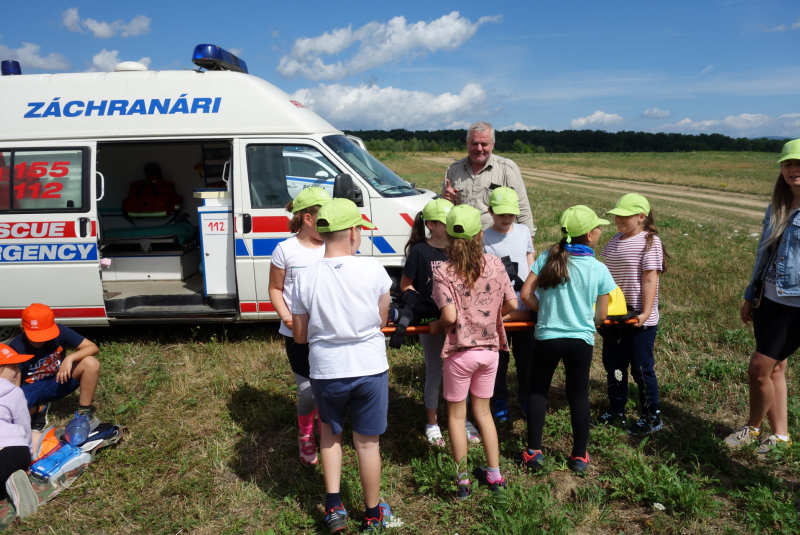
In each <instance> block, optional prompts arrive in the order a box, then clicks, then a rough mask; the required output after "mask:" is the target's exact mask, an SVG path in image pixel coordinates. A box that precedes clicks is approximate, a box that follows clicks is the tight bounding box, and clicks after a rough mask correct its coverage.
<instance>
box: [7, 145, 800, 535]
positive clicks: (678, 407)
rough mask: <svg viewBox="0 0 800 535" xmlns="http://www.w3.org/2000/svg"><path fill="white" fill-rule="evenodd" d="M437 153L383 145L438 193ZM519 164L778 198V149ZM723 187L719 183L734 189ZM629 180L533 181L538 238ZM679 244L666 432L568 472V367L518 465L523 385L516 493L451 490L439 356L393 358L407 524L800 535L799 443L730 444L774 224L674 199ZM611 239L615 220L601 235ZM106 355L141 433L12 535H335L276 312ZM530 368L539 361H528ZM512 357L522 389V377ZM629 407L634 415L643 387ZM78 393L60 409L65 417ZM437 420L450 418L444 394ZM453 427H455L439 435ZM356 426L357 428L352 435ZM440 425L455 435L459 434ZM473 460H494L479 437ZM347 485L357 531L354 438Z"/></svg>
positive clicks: (667, 307)
mask: <svg viewBox="0 0 800 535" xmlns="http://www.w3.org/2000/svg"><path fill="white" fill-rule="evenodd" d="M428 156H441V154H436V155H424V154H403V155H398V154H391V153H390V154H383V155H382V158H383V160H384V162H385V163H386V164H387V165H388V166H389V167H391V168H393V169H394V170H395V171H397V172H398V173H399V174H401V175H402V176H403V177H404V178H406V179H407V180H409V181H413V182H416V183H417V185H418V186H423V187H428V188H431V189H434V190H438V188H440V187H441V182H442V178H443V176H444V170H445V168H446V164H441V163H434V162H431V161H427V160H425V159H424V157H428ZM513 157H514V159H515V160H517V161H518V163H519V164H520V165H521V166H522V167H531V168H540V169H550V170H557V171H563V172H570V173H577V174H584V175H588V176H594V177H610V178H623V179H628V180H641V181H647V182H659V183H662V184H681V185H691V186H698V187H704V188H710V189H719V190H723V191H737V192H743V193H752V194H758V195H760V196H761V197H760V198H763V196H765V195H768V194H769V193H770V191H771V188H772V184H773V183H774V180H775V177H776V176H777V165H776V164H775V163H774V160H775V158H774V155H763V154H756V153H721V154H720V153H693V154H667V155H661V154H645V155H642V154H636V155H626V154H613V155H605V154H559V155H547V154H545V155H538V154H537V155H533V156H530V155H528V156H522V155H520V156H513ZM723 184H724V185H723ZM618 196H619V193H618V192H604V191H598V190H586V189H580V188H578V187H575V186H574V185H558V184H550V183H534V182H530V183H529V197H530V198H531V199H532V208H533V213H534V218H535V220H536V223H537V225H538V227H539V232H538V234H537V237H536V241H537V250H542V249H543V248H545V247H546V246H548V245H550V244H551V243H554V242H555V241H556V240H557V239H558V237H559V236H558V233H557V218H558V215H559V214H560V212H561V211H562V210H564V209H565V208H567V207H568V206H570V205H573V204H586V205H588V206H590V207H591V208H593V209H594V210H595V211H597V212H604V211H606V210H607V209H609V208H611V207H612V206H613V205H614V203H615V201H616V200H617V198H618ZM653 206H654V208H655V209H656V210H657V214H658V220H657V222H658V224H659V227H660V230H661V236H662V239H663V241H664V244H665V245H666V247H667V249H668V251H669V252H670V253H671V255H672V256H671V259H670V265H669V271H668V272H667V273H665V274H664V275H663V276H662V278H661V294H660V302H661V316H662V317H661V323H660V326H659V330H658V338H657V341H656V362H657V365H656V370H657V373H658V376H659V383H660V386H661V398H662V407H661V408H662V412H663V416H664V420H665V429H664V430H663V431H661V432H659V433H656V434H654V435H652V436H650V437H649V438H646V439H641V438H635V437H631V436H628V435H627V434H625V433H624V432H621V431H619V430H617V429H614V428H604V429H593V430H592V433H591V438H590V443H589V452H590V455H591V457H592V463H591V465H590V469H589V471H588V473H587V475H585V476H576V475H574V474H572V473H571V472H570V471H569V470H568V469H567V466H566V461H567V458H568V456H569V452H570V447H571V431H570V422H569V409H568V406H567V401H566V396H565V392H564V382H563V381H564V377H563V373H561V371H559V372H557V375H556V378H555V380H554V383H553V388H552V390H551V394H550V399H549V409H548V415H547V420H546V426H545V436H544V452H545V456H546V466H545V469H544V470H543V472H541V473H539V474H537V475H535V476H532V475H530V474H527V473H525V472H523V471H521V470H519V469H518V468H517V467H515V465H514V463H513V461H512V459H513V457H514V455H515V454H516V453H517V452H518V451H520V450H521V449H522V448H523V447H524V445H525V436H526V434H525V433H526V424H525V421H524V420H523V418H522V413H521V410H520V407H519V405H518V404H517V402H516V398H515V397H514V396H511V398H512V399H510V400H509V404H510V411H511V413H512V422H510V423H509V424H507V425H499V426H498V431H499V436H500V444H501V453H502V456H503V459H502V461H501V462H502V466H501V468H502V469H503V471H504V474H505V477H506V480H507V482H508V490H507V492H505V493H504V494H503V495H501V496H499V497H496V496H494V495H489V494H488V493H487V492H486V491H484V490H482V489H480V490H479V489H478V488H477V486H476V487H475V492H474V494H473V497H472V498H471V499H470V500H468V501H466V502H463V503H457V502H456V501H455V500H454V498H453V495H452V491H453V488H452V484H451V476H452V474H453V470H454V464H453V460H452V459H451V457H450V455H449V450H444V451H436V450H432V449H431V448H429V447H428V445H427V443H426V442H425V440H424V434H423V430H424V421H425V409H424V405H423V385H424V380H425V365H424V358H423V355H422V350H421V347H420V345H419V344H418V343H417V342H416V341H415V340H414V339H412V338H408V339H407V343H406V345H404V346H403V347H402V348H401V349H399V350H390V351H389V361H390V365H391V369H390V372H389V374H390V402H389V403H390V411H389V429H388V431H387V432H386V434H385V435H384V436H383V437H382V438H381V450H382V454H383V460H384V464H383V476H382V477H383V485H382V492H383V500H384V501H387V502H388V503H389V504H390V505H391V506H392V508H393V510H394V512H395V514H396V516H398V517H399V518H400V519H401V520H402V524H403V525H402V527H400V528H396V529H393V530H392V531H396V532H397V533H407V534H422V533H424V534H425V535H433V534H454V533H459V534H461V535H464V534H467V533H486V534H489V533H493V534H537V533H542V534H544V533H552V534H562V533H563V534H569V533H579V534H588V533H608V534H617V533H626V534H638V533H674V534H678V533H692V534H694V533H721V534H731V535H733V534H736V535H739V534H742V533H765V534H766V533H770V534H772V533H786V534H792V533H798V532H800V516H799V515H798V505H799V504H798V495H797V491H798V481H799V480H800V442H797V443H796V444H795V445H794V446H789V447H784V448H779V449H778V450H777V451H775V452H774V453H773V454H771V455H770V457H769V458H768V459H767V460H766V461H760V460H758V459H756V458H755V456H754V455H753V453H752V451H751V449H747V448H745V449H741V450H734V451H731V450H729V449H728V448H727V447H725V446H724V445H723V444H722V438H724V437H725V436H726V435H727V434H728V433H729V432H730V430H731V429H732V428H733V427H735V426H737V425H740V424H741V423H742V422H743V421H745V419H746V414H747V403H748V397H747V385H746V382H747V362H748V356H749V354H750V352H751V351H752V350H753V348H754V339H753V335H752V329H751V328H749V327H748V328H746V327H744V326H743V325H742V324H741V321H740V320H739V319H738V309H739V306H740V304H741V294H742V291H743V289H744V287H745V285H746V284H747V281H748V279H749V276H750V270H751V268H752V263H753V260H754V255H755V248H756V243H757V237H753V236H751V234H752V233H756V232H758V231H759V230H760V229H759V227H760V225H759V222H758V221H757V220H754V219H753V218H752V217H747V216H744V215H739V214H736V213H732V212H730V211H723V210H715V209H702V211H700V209H699V208H698V207H697V206H691V205H685V204H682V203H681V202H680V199H675V200H674V201H673V200H670V201H662V200H659V201H658V202H654V203H653ZM612 235H613V229H608V230H607V231H606V232H605V233H604V235H603V238H602V240H601V244H600V248H601V247H602V245H603V244H604V243H605V242H606V241H607V240H608V239H609V238H610V237H611V236H612ZM80 331H81V332H82V334H84V335H86V336H88V337H89V338H91V339H93V340H95V341H96V342H98V343H99V345H100V348H101V353H100V360H101V363H102V366H103V368H102V371H101V374H102V375H101V382H100V386H99V389H98V392H97V396H96V400H95V401H96V407H97V412H98V415H99V416H100V417H101V419H102V420H103V421H115V422H118V423H120V424H122V425H125V426H127V429H128V435H127V436H126V438H125V439H124V440H123V441H122V442H121V443H120V444H118V445H117V446H116V447H112V448H108V449H106V450H103V451H102V452H101V453H100V454H99V455H98V460H97V462H95V463H93V464H91V465H90V466H89V467H88V469H87V471H86V473H84V474H83V475H82V476H81V477H80V478H79V479H78V480H77V481H76V483H75V484H74V485H73V487H72V488H70V489H68V490H66V491H65V492H63V493H62V494H61V495H60V496H59V497H58V498H56V499H55V500H54V501H52V502H49V503H47V504H46V505H44V506H43V507H42V508H41V509H40V510H39V512H38V513H37V514H36V515H35V516H33V517H31V518H29V519H28V520H26V521H25V522H23V523H20V524H18V525H17V526H15V527H14V528H12V529H13V530H14V532H15V533H41V534H45V533H49V534H61V533H78V532H80V533H173V534H176V533H198V534H206V533H208V534H212V533H213V534H219V533H224V534H236V533H247V534H256V533H260V534H296V533H325V532H326V529H325V523H324V513H323V507H322V504H323V502H324V496H325V489H324V485H323V479H322V471H321V467H320V466H317V467H304V466H302V465H301V464H300V462H299V459H298V450H297V431H296V416H295V394H296V393H295V386H294V381H293V379H292V374H291V372H290V369H289V365H288V362H287V359H286V357H285V354H284V351H283V342H282V339H281V337H280V336H279V335H278V332H277V327H276V325H272V324H250V325H232V326H231V325H228V326H226V325H222V324H212V325H202V326H192V325H186V326H172V325H170V326H133V327H113V328H106V329H80ZM600 344H602V341H601V340H600V339H599V338H598V340H597V345H596V349H595V359H594V363H593V368H592V374H591V383H590V400H591V402H592V411H593V415H594V416H597V415H599V414H601V413H602V412H603V411H604V409H605V408H606V403H605V373H604V371H603V368H602V364H601V362H600ZM534 366H535V363H534ZM793 366H794V362H793V361H790V365H789V369H788V371H787V377H788V382H789V418H790V429H791V430H798V429H799V428H800V402H798V395H797V380H796V378H797V375H796V373H795V372H794V368H793ZM513 368H514V367H513V365H512V366H511V367H510V370H509V375H510V379H509V380H510V383H511V385H510V386H511V388H512V390H514V391H515V390H516V377H515V375H514V372H513ZM630 394H631V401H629V405H628V407H627V412H628V417H629V418H635V417H636V415H637V407H636V401H635V400H637V399H638V395H637V391H636V386H635V385H633V384H632V385H631V392H630ZM76 406H77V396H72V397H70V398H69V399H68V400H67V401H65V402H61V403H60V404H58V405H57V406H56V408H55V412H54V414H55V416H56V417H57V419H58V421H60V422H61V423H62V424H63V423H66V421H67V420H68V418H69V417H70V414H71V412H72V411H74V409H75V407H76ZM439 418H440V421H442V422H445V424H446V404H445V403H444V402H443V401H442V403H441V404H440V411H439ZM445 428H446V425H444V426H443V430H445ZM349 433H350V429H349V427H346V428H345V436H346V437H347V436H348V435H349ZM445 438H447V434H446V430H445ZM469 462H470V466H475V465H479V464H483V463H485V459H484V457H483V449H482V448H481V447H473V448H471V449H470V454H469ZM342 479H343V481H342V493H343V497H344V500H345V506H346V507H347V509H348V511H350V513H351V527H350V530H349V531H348V532H349V533H356V532H357V531H358V530H357V528H358V526H359V525H360V520H361V516H362V514H363V503H362V501H361V498H360V496H361V489H360V483H359V478H358V470H357V462H356V456H355V451H354V449H353V447H352V442H351V441H350V440H349V439H348V438H346V439H345V451H344V467H343V475H342Z"/></svg>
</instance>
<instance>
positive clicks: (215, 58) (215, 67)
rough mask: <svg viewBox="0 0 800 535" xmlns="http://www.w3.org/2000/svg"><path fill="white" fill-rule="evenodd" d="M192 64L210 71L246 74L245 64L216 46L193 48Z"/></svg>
mask: <svg viewBox="0 0 800 535" xmlns="http://www.w3.org/2000/svg"><path fill="white" fill-rule="evenodd" d="M192 62H193V63H194V64H195V65H197V66H198V67H204V68H206V69H208V70H210V71H236V72H243V73H247V63H245V62H244V60H242V59H239V58H237V57H236V56H234V55H233V54H231V53H230V52H228V51H227V50H224V49H222V48H220V47H218V46H217V45H197V46H196V47H194V54H192Z"/></svg>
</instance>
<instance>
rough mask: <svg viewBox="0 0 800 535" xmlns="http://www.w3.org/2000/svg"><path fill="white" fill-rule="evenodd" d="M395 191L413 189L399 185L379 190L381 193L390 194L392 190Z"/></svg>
mask: <svg viewBox="0 0 800 535" xmlns="http://www.w3.org/2000/svg"><path fill="white" fill-rule="evenodd" d="M395 189H408V190H413V189H414V188H412V187H411V186H406V185H405V184H400V185H399V186H392V187H391V188H386V189H382V190H380V192H381V193H388V192H390V191H392V190H395Z"/></svg>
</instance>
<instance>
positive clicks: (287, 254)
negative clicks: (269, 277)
mask: <svg viewBox="0 0 800 535" xmlns="http://www.w3.org/2000/svg"><path fill="white" fill-rule="evenodd" d="M323 256H325V244H323V245H321V246H320V247H317V248H316V249H309V248H308V247H306V246H305V245H303V244H302V243H300V241H299V240H298V239H297V236H296V235H295V236H292V237H291V238H289V239H286V240H283V241H282V242H280V243H279V244H278V246H277V247H276V248H275V250H274V251H273V252H272V264H273V265H274V266H275V267H276V268H279V269H284V270H286V274H285V275H284V277H283V300H284V301H285V302H286V308H288V309H289V312H291V311H292V289H293V288H294V281H295V279H297V275H298V273H300V271H302V270H303V269H305V268H307V267H308V266H310V265H311V264H313V263H314V262H316V261H317V260H319V259H320V258H322V257H323ZM278 332H279V333H281V334H282V335H284V336H292V330H291V329H290V328H289V327H287V326H286V324H285V323H283V321H281V327H280V329H278Z"/></svg>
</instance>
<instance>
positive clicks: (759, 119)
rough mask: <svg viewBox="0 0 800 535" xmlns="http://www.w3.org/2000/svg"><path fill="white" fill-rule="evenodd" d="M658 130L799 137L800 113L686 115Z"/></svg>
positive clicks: (735, 135)
mask: <svg viewBox="0 0 800 535" xmlns="http://www.w3.org/2000/svg"><path fill="white" fill-rule="evenodd" d="M658 130H660V131H666V132H681V133H687V134H699V133H718V134H725V135H729V136H733V137H760V136H786V137H793V138H795V137H800V113H785V114H783V115H780V116H778V117H773V116H770V115H764V114H761V113H742V114H741V115H729V116H727V117H725V118H724V119H721V120H717V119H707V120H703V121H693V120H691V119H689V118H688V117H687V118H686V119H683V120H681V121H678V122H677V123H673V124H664V125H661V126H660V127H659V128H658Z"/></svg>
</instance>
